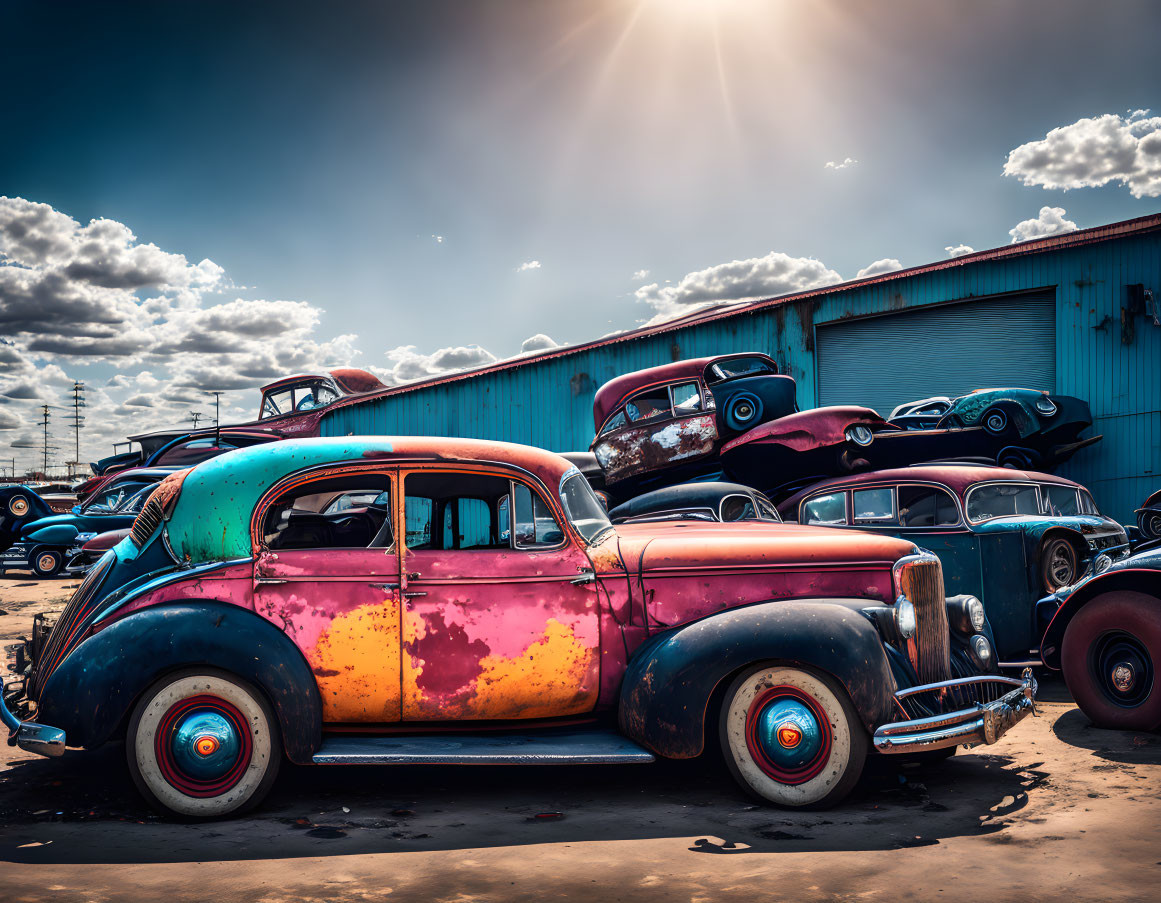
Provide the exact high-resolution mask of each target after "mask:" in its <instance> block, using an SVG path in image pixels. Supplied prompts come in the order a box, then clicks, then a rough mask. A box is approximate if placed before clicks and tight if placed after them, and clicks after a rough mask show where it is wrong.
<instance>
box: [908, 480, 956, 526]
mask: <svg viewBox="0 0 1161 903" xmlns="http://www.w3.org/2000/svg"><path fill="white" fill-rule="evenodd" d="M958 523H959V512H958V511H957V510H956V507H955V499H953V498H952V497H951V493H949V492H948V491H947V490H946V489H940V488H938V487H936V486H900V487H899V526H901V527H951V526H954V525H956V524H958Z"/></svg>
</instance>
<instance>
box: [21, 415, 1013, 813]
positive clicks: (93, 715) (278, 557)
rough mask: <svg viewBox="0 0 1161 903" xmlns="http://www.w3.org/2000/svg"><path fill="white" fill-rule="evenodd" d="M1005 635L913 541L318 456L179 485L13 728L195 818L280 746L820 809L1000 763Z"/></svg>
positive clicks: (553, 474)
mask: <svg viewBox="0 0 1161 903" xmlns="http://www.w3.org/2000/svg"><path fill="white" fill-rule="evenodd" d="M990 638H991V634H990V628H989V627H988V625H987V623H986V619H984V618H983V616H982V610H981V608H980V603H979V602H978V600H973V599H967V598H966V597H957V598H953V599H945V597H944V593H943V580H942V571H941V568H940V565H939V561H938V559H937V558H935V557H934V556H932V555H930V554H929V553H925V552H921V551H919V550H918V549H917V548H916V547H915V546H914V544H912V543H910V542H905V541H902V540H899V539H895V538H893V537H886V536H872V535H860V536H853V535H850V534H848V533H844V532H843V531H840V530H831V529H819V528H809V527H798V526H786V525H783V524H775V523H764V522H758V521H747V522H738V523H729V524H723V523H699V522H693V521H689V522H687V521H679V522H669V523H639V524H624V525H620V526H614V525H612V524H611V523H610V522H609V520H608V517H607V515H606V513H605V510H604V508H603V507H602V505H601V504H600V502H599V501H598V500H597V498H596V496H595V495H594V493H593V490H592V489H591V487H590V486H589V485H588V483H587V482H586V481H585V479H584V478H583V477H582V476H581V474H580V473H579V472H578V471H577V470H576V469H575V468H574V467H573V466H572V465H571V464H570V463H569V462H568V461H567V460H565V459H564V458H562V457H560V456H559V455H555V454H552V453H550V452H546V451H543V450H540V449H534V448H528V447H525V446H518V445H510V444H507V443H498V442H485V441H478V440H461V439H428V438H416V437H406V438H392V437H348V438H345V439H313V440H301V441H290V442H276V443H270V444H268V445H264V446H258V447H255V448H250V449H244V450H241V451H237V452H231V453H230V454H227V455H222V456H220V457H218V458H214V459H212V460H210V461H206V462H204V463H202V464H199V465H198V466H196V467H194V468H193V469H191V470H189V471H185V472H183V473H181V474H176V475H173V476H171V477H169V478H168V479H167V480H166V481H165V482H164V483H163V484H162V485H161V486H160V487H159V488H158V490H157V492H156V493H155V494H154V496H153V497H152V498H151V499H150V501H149V503H148V504H147V505H146V506H145V508H144V510H143V511H142V513H141V514H140V516H139V517H138V518H137V521H136V522H135V524H134V526H133V528H132V531H131V532H130V535H129V538H128V539H126V540H124V541H123V542H122V543H120V544H119V545H118V546H116V547H115V548H114V549H113V550H112V551H110V552H109V553H107V554H106V556H105V557H104V558H103V559H102V560H101V561H100V562H99V563H98V565H97V566H96V567H95V568H93V570H92V571H90V573H89V575H88V576H87V577H86V579H85V581H84V582H83V583H82V585H81V587H80V588H79V589H78V590H77V592H76V593H75V594H74V596H73V597H72V599H71V600H70V601H69V603H68V605H67V606H66V608H65V609H64V611H63V612H62V613H61V615H60V617H59V619H58V620H57V621H56V622H55V624H49V623H48V622H47V621H42V622H41V623H40V625H39V628H38V629H36V630H34V631H33V636H32V637H31V638H30V640H29V641H28V642H27V643H26V644H25V645H23V646H21V647H20V649H19V651H18V652H17V656H16V662H15V666H14V667H15V668H16V670H17V673H18V675H19V678H18V680H17V682H16V683H14V684H13V685H12V687H11V688H10V690H9V692H7V693H6V695H5V700H4V702H5V705H4V706H3V707H0V715H2V717H3V719H4V721H5V723H6V724H7V726H8V727H9V729H10V730H11V731H12V733H13V739H14V740H15V742H17V743H18V744H19V745H20V746H22V747H23V748H25V749H30V750H35V751H38V752H41V753H44V754H47V755H56V754H60V752H61V751H62V750H63V749H64V747H65V745H66V744H67V745H71V746H80V747H94V746H98V745H100V744H102V743H103V742H105V741H107V740H110V739H114V738H118V737H124V738H125V739H126V752H127V759H128V764H129V768H130V771H131V773H132V775H133V777H134V780H135V782H136V784H137V786H138V787H139V788H140V790H141V792H142V793H143V794H144V795H145V796H146V797H147V798H148V799H149V800H150V801H151V802H152V803H153V804H154V805H156V806H158V807H160V808H162V809H165V810H168V811H171V812H174V813H179V814H181V815H183V816H188V817H199V816H200V817H213V816H221V815H225V814H227V813H230V812H234V811H239V810H241V809H243V808H244V807H246V806H250V805H254V804H256V803H257V801H258V800H259V799H260V798H261V797H262V795H263V794H264V793H265V792H266V791H267V790H268V789H269V787H270V785H271V783H272V782H273V781H274V777H275V774H276V773H277V770H278V765H279V763H280V761H281V759H282V757H283V755H286V756H287V757H288V758H289V759H290V760H291V761H293V762H296V763H302V764H307V763H315V764H337V763H383V764H405V763H417V762H430V763H470V762H527V761H537V762H561V763H573V764H578V763H601V762H626V763H629V762H647V761H651V760H653V759H654V757H656V756H663V757H672V758H692V757H695V756H697V755H699V754H700V753H701V752H702V751H703V749H704V748H705V744H706V743H707V742H708V743H715V742H719V743H720V744H721V745H722V747H723V750H724V752H725V758H726V761H727V763H728V765H729V767H730V768H731V770H732V771H733V773H734V775H735V776H736V777H737V778H738V780H739V781H740V782H741V784H742V786H743V787H745V788H747V789H748V790H750V791H751V792H753V793H755V794H757V795H758V796H760V797H761V798H763V799H765V800H768V801H771V802H774V803H777V804H781V805H787V806H801V805H820V804H826V803H833V802H836V801H837V800H839V799H841V798H842V797H843V796H844V795H845V794H846V793H847V792H849V790H850V789H851V787H852V786H853V785H854V783H855V782H856V781H857V779H858V776H859V773H860V772H861V770H862V767H863V763H864V760H865V758H866V756H867V754H868V750H869V749H870V748H871V747H872V746H873V747H874V748H875V749H877V750H879V751H880V752H885V753H899V754H910V753H917V752H926V751H939V750H947V749H950V748H953V747H955V746H957V745H960V744H975V743H981V742H984V743H991V742H994V741H995V740H996V739H997V738H998V737H999V736H1000V735H1001V734H1002V733H1003V732H1004V731H1005V730H1007V729H1008V728H1009V727H1011V726H1012V725H1013V724H1014V723H1016V722H1017V721H1019V720H1020V719H1021V718H1022V717H1023V716H1024V715H1026V714H1027V713H1028V712H1029V711H1030V710H1031V707H1032V704H1033V697H1034V693H1035V682H1034V680H1033V679H1032V675H1031V672H1027V673H1026V674H1024V675H1022V676H1021V677H1020V678H1018V679H1017V678H1009V677H1003V676H1001V675H999V674H998V673H997V671H996V668H995V665H994V660H995V659H994V656H990V657H981V656H980V655H979V648H980V643H981V641H982V642H987V643H990V642H991V639H990ZM718 700H720V701H721V703H720V706H719V705H718ZM33 715H35V718H36V720H35V721H31V720H24V721H22V720H21V719H22V718H25V719H28V718H30V717H31V716H33ZM473 728H474V730H473Z"/></svg>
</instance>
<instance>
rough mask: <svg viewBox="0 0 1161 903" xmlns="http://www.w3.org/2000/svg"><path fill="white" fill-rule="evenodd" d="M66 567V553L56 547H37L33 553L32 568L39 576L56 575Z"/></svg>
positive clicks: (44, 577)
mask: <svg viewBox="0 0 1161 903" xmlns="http://www.w3.org/2000/svg"><path fill="white" fill-rule="evenodd" d="M62 567H64V555H63V554H62V553H60V552H57V551H56V550H55V549H37V550H36V551H35V552H33V553H32V569H33V570H34V571H35V572H36V576H37V577H41V578H43V579H47V578H49V577H55V576H56V575H57V574H59V573H60V569H61V568H62Z"/></svg>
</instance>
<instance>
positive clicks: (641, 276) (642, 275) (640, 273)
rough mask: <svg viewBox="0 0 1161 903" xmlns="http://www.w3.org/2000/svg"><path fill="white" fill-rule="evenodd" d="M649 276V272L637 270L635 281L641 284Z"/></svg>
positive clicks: (634, 275)
mask: <svg viewBox="0 0 1161 903" xmlns="http://www.w3.org/2000/svg"><path fill="white" fill-rule="evenodd" d="M648 275H649V271H648V270H637V271H636V272H634V273H633V281H634V282H640V281H641V280H642V279H644V278H645V277H647V276H648Z"/></svg>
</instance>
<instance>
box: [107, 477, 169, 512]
mask: <svg viewBox="0 0 1161 903" xmlns="http://www.w3.org/2000/svg"><path fill="white" fill-rule="evenodd" d="M159 485H161V484H160V483H152V484H151V485H149V486H146V487H145V488H144V489H142V490H141V491H140V492H138V493H137V494H136V495H131V496H129V498H127V499H125V501H123V502H122V503H121V506H120V507H119V508H118V509H117V513H118V514H140V513H141V509H142V508H144V507H145V503H146V502H147V501H149V497H150V496H151V495H153V490H154V489H156V488H157V487H158V486H159Z"/></svg>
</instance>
